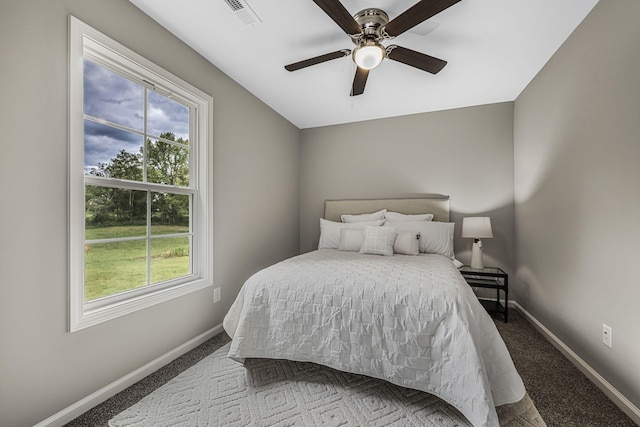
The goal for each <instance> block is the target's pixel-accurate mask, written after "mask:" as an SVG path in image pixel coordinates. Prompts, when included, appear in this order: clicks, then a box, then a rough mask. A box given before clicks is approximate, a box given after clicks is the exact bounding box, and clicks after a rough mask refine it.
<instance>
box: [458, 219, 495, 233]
mask: <svg viewBox="0 0 640 427" xmlns="http://www.w3.org/2000/svg"><path fill="white" fill-rule="evenodd" d="M462 237H466V238H471V239H488V238H492V237H493V231H491V218H489V217H488V216H474V217H468V218H463V219H462Z"/></svg>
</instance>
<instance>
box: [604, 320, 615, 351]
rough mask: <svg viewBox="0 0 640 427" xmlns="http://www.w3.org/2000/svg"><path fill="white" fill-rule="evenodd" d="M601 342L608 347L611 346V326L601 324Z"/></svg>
mask: <svg viewBox="0 0 640 427" xmlns="http://www.w3.org/2000/svg"><path fill="white" fill-rule="evenodd" d="M602 342H603V344H604V345H606V346H607V347H609V348H613V329H611V326H608V325H605V324H604V323H603V324H602Z"/></svg>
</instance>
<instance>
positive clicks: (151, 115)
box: [147, 91, 189, 143]
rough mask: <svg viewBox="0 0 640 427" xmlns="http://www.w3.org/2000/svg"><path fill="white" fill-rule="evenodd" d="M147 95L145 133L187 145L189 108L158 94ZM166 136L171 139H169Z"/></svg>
mask: <svg viewBox="0 0 640 427" xmlns="http://www.w3.org/2000/svg"><path fill="white" fill-rule="evenodd" d="M148 94H149V95H148V96H147V101H148V105H147V133H148V134H150V135H154V136H156V137H157V136H160V137H162V138H167V139H170V140H172V141H178V142H182V143H188V142H187V141H188V140H189V108H187V107H185V106H184V105H182V104H179V103H177V102H175V101H172V100H171V99H169V98H167V97H166V96H162V95H160V94H159V93H156V92H153V91H149V92H148ZM167 135H171V136H172V137H171V138H169V137H168V136H167ZM174 138H175V139H174Z"/></svg>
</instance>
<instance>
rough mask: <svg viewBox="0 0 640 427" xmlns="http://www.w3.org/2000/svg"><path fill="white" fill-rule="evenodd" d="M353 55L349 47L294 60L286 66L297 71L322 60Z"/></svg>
mask: <svg viewBox="0 0 640 427" xmlns="http://www.w3.org/2000/svg"><path fill="white" fill-rule="evenodd" d="M349 55H351V51H350V50H349V49H342V50H337V51H335V52H331V53H325V54H324V55H320V56H314V57H313V58H309V59H305V60H304V61H299V62H294V63H293V64H289V65H285V66H284V68H285V70H287V71H296V70H299V69H301V68H306V67H310V66H312V65H316V64H320V63H322V62H327V61H331V60H332V59H338V58H342V57H345V56H349Z"/></svg>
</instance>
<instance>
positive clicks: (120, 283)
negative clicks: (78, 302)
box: [84, 240, 147, 301]
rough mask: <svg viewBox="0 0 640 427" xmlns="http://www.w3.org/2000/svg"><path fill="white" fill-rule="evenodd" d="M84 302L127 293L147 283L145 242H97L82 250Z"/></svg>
mask: <svg viewBox="0 0 640 427" xmlns="http://www.w3.org/2000/svg"><path fill="white" fill-rule="evenodd" d="M84 254H85V256H84V259H85V261H84V263H85V264H84V283H85V285H84V291H85V297H84V298H85V301H91V300H94V299H96V298H100V297H105V296H109V295H115V294H117V293H120V292H124V291H129V290H132V289H136V288H139V287H142V286H145V285H146V283H147V243H146V241H145V240H136V241H131V242H117V243H100V244H95V245H85V247H84Z"/></svg>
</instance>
